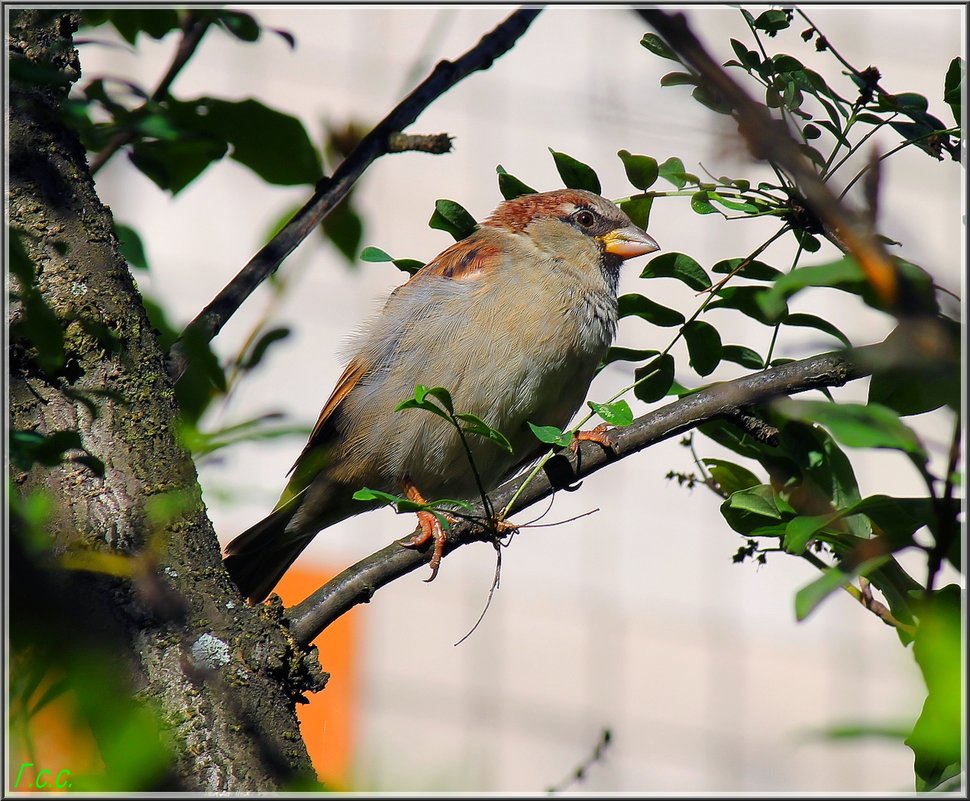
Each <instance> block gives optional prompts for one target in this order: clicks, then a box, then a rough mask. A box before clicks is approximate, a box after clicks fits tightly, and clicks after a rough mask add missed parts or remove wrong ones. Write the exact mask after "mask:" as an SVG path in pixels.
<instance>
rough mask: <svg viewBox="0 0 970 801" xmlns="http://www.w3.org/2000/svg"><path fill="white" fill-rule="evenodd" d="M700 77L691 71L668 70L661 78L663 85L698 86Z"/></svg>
mask: <svg viewBox="0 0 970 801" xmlns="http://www.w3.org/2000/svg"><path fill="white" fill-rule="evenodd" d="M699 80H700V79H699V78H698V77H697V76H696V75H693V74H692V73H690V72H668V73H667V74H666V75H664V76H662V77H661V78H660V85H661V86H697V83H698V81H699Z"/></svg>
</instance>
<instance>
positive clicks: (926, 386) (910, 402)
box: [868, 318, 962, 415]
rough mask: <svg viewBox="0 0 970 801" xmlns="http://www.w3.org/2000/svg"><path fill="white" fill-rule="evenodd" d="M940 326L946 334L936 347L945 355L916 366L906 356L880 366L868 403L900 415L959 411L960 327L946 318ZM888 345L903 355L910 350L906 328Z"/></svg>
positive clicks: (896, 331) (898, 330) (899, 329)
mask: <svg viewBox="0 0 970 801" xmlns="http://www.w3.org/2000/svg"><path fill="white" fill-rule="evenodd" d="M940 325H941V328H943V329H944V333H943V336H941V337H940V342H938V343H937V344H936V345H935V347H937V348H938V349H939V352H940V353H941V354H943V355H941V356H940V357H939V358H936V359H923V360H920V361H919V362H916V363H914V360H912V359H906V357H905V356H903V359H902V360H901V361H902V363H896V362H895V360H891V361H890V363H889V364H886V365H877V366H876V367H875V369H874V370H873V373H872V379H871V380H870V382H869V397H868V401H869V403H879V404H882V405H883V406H888V407H889V408H890V409H893V410H894V411H895V412H896V413H897V414H900V415H911V414H923V413H924V412H929V411H933V410H934V409H938V408H939V407H940V406H943V405H944V404H945V405H947V406H949V407H950V408H951V409H953V410H954V411H956V410H957V409H959V408H960V356H961V344H962V343H961V332H960V326H959V324H957V323H955V322H952V321H947V320H946V318H941V319H940ZM885 344H886V345H887V346H889V347H891V348H898V349H899V350H898V352H899V353H900V354H906V353H908V351H909V350H910V348H911V345H910V342H909V334H908V333H907V331H906V329H905V327H897V328H895V329H894V330H893V331H892V333H890V334H889V336H888V337H886V340H885Z"/></svg>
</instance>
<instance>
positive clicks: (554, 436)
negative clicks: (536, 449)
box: [528, 423, 573, 448]
mask: <svg viewBox="0 0 970 801" xmlns="http://www.w3.org/2000/svg"><path fill="white" fill-rule="evenodd" d="M528 425H529V428H530V429H532V433H533V434H534V435H535V437H536V439H538V440H539V441H540V442H545V443H546V444H547V445H558V446H559V447H560V448H568V447H569V446H570V445H571V444H572V441H573V435H572V434H571V433H569V432H568V431H563V430H562V429H559V428H556V426H537V425H534V424H533V423H529V424H528Z"/></svg>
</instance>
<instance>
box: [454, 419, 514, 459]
mask: <svg viewBox="0 0 970 801" xmlns="http://www.w3.org/2000/svg"><path fill="white" fill-rule="evenodd" d="M455 417H457V418H458V419H459V420H461V421H462V422H464V423H465V424H466V425H463V426H462V427H461V430H462V431H467V432H468V433H470V434H477V435H478V436H480V437H485V439H489V440H491V441H492V442H494V443H495V444H496V445H498V446H499V447H500V448H502V449H503V450H506V451H508V452H509V453H514V451H513V450H512V443H511V442H509V441H508V439H507V438H506V436H505V435H504V434H503V433H502V432H501V431H498V430H497V429H494V428H492V427H491V426H490V425H489V424H488V423H486V422H485V421H484V420H482V418H481V417H478V416H476V415H474V414H467V413H466V414H456V415H455Z"/></svg>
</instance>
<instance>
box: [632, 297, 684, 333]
mask: <svg viewBox="0 0 970 801" xmlns="http://www.w3.org/2000/svg"><path fill="white" fill-rule="evenodd" d="M617 315H618V317H620V318H623V317H640V318H641V319H643V320H646V321H647V322H650V323H653V324H654V325H659V326H661V327H670V326H675V325H682V324H683V322H684V315H682V314H681V313H680V312H679V311H676V310H675V309H669V308H667V307H666V306H661V305H660V304H659V303H654V301H652V300H648V299H647V298H645V297H644V296H643V295H635V294H628V295H621V296H620V298H619V300H618V301H617Z"/></svg>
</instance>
